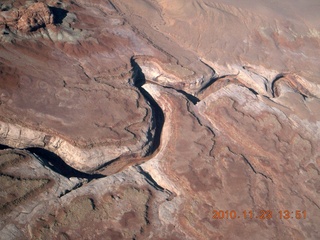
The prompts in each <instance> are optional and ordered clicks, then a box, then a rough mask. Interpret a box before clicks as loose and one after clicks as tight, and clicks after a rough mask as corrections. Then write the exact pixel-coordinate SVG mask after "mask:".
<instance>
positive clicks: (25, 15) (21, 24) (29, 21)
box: [17, 2, 54, 33]
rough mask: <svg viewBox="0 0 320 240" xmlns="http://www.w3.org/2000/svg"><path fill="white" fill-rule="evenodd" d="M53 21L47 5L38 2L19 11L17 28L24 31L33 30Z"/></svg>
mask: <svg viewBox="0 0 320 240" xmlns="http://www.w3.org/2000/svg"><path fill="white" fill-rule="evenodd" d="M53 22H54V20H53V14H52V13H51V11H50V9H49V7H48V6H47V5H46V4H44V3H42V2H38V3H34V4H32V5H31V6H29V7H28V8H27V9H26V10H22V11H20V12H19V19H18V22H17V29H18V30H19V31H22V32H25V33H27V32H33V31H36V30H38V29H39V28H45V27H46V26H47V25H49V24H53Z"/></svg>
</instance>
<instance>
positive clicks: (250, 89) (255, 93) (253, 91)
mask: <svg viewBox="0 0 320 240" xmlns="http://www.w3.org/2000/svg"><path fill="white" fill-rule="evenodd" d="M248 89H249V91H250V92H252V93H253V94H254V95H256V96H257V95H259V94H258V93H257V92H256V91H255V90H254V89H252V88H248Z"/></svg>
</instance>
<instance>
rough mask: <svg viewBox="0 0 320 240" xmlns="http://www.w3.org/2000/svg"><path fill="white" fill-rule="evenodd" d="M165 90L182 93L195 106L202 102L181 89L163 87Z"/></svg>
mask: <svg viewBox="0 0 320 240" xmlns="http://www.w3.org/2000/svg"><path fill="white" fill-rule="evenodd" d="M163 87H164V88H168V89H173V90H175V91H177V92H178V93H181V94H182V95H184V96H185V97H186V98H187V99H188V100H189V101H190V102H192V103H193V104H197V103H198V102H200V99H199V98H197V97H195V96H193V95H191V94H190V93H187V92H185V91H183V90H179V89H175V88H174V87H168V86H163Z"/></svg>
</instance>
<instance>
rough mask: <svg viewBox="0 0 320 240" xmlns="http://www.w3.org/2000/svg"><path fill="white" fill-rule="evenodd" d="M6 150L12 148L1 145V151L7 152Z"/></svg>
mask: <svg viewBox="0 0 320 240" xmlns="http://www.w3.org/2000/svg"><path fill="white" fill-rule="evenodd" d="M5 149H12V147H9V146H7V145H3V144H0V150H5Z"/></svg>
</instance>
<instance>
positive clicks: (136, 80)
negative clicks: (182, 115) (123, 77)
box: [130, 57, 164, 155]
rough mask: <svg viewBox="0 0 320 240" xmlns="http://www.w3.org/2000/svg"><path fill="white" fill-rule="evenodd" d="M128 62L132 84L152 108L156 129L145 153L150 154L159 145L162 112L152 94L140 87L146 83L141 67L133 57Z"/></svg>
mask: <svg viewBox="0 0 320 240" xmlns="http://www.w3.org/2000/svg"><path fill="white" fill-rule="evenodd" d="M130 63H131V67H132V71H133V74H132V80H133V86H135V87H136V88H138V90H139V91H140V92H141V94H142V95H143V96H144V98H145V99H146V101H148V102H149V104H150V106H151V108H152V113H153V117H154V119H155V124H156V125H155V126H156V129H155V133H154V138H153V142H152V146H151V148H150V149H149V151H148V153H147V155H150V154H152V153H153V152H155V151H156V150H157V149H158V148H159V146H160V139H161V132H162V128H163V124H164V114H163V112H162V109H161V108H160V106H159V105H158V103H157V102H156V101H155V100H154V99H153V98H152V96H151V95H150V94H149V93H148V92H147V91H146V90H145V89H144V88H142V86H143V85H144V84H145V83H146V78H145V76H144V74H143V72H142V69H141V68H140V66H139V65H138V64H137V63H136V61H135V60H134V58H133V57H132V58H131V59H130Z"/></svg>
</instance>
